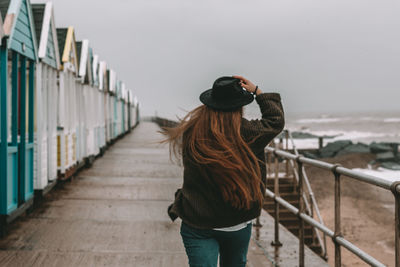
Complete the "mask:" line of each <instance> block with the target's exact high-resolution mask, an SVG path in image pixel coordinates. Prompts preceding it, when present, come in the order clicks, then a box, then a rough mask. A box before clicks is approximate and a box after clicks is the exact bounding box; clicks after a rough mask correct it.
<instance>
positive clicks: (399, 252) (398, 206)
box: [390, 181, 400, 267]
mask: <svg viewBox="0 0 400 267" xmlns="http://www.w3.org/2000/svg"><path fill="white" fill-rule="evenodd" d="M390 190H391V191H392V193H393V195H394V201H395V222H394V223H395V224H394V230H395V238H394V245H395V257H396V259H395V262H396V267H400V181H396V182H394V183H393V184H392V185H391V186H390Z"/></svg>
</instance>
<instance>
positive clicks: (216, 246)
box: [163, 76, 284, 267]
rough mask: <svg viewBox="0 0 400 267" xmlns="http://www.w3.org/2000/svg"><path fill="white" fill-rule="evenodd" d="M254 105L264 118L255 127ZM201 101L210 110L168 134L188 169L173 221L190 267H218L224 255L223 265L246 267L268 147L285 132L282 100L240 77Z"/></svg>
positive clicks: (221, 80) (219, 85)
mask: <svg viewBox="0 0 400 267" xmlns="http://www.w3.org/2000/svg"><path fill="white" fill-rule="evenodd" d="M244 89H245V90H244ZM254 98H255V99H256V101H257V103H258V105H259V106H260V109H261V113H262V118H261V119H259V120H251V121H249V120H246V119H244V118H242V114H243V106H244V105H247V104H249V103H251V102H252V101H253V100H254ZM200 101H201V102H202V103H203V104H204V105H202V106H200V107H198V108H196V109H194V110H192V111H191V112H189V113H188V115H187V116H186V117H185V118H184V119H183V120H182V121H181V122H180V123H179V124H178V126H177V127H175V128H165V129H164V132H163V133H164V134H165V135H167V140H166V141H165V142H169V143H170V146H171V151H173V152H174V153H175V155H177V154H179V155H181V156H182V159H183V167H184V180H183V186H182V188H181V189H178V191H177V192H176V193H175V201H174V203H173V204H172V205H171V206H169V208H168V214H169V216H170V217H171V219H172V220H175V219H176V218H177V217H180V218H181V219H182V224H181V236H182V240H183V243H184V246H185V249H186V253H187V256H188V258H189V265H190V266H191V267H193V266H196V267H197V266H201V267H206V266H207V267H208V266H217V261H218V254H220V266H225V267H234V266H245V265H246V257H247V250H248V246H249V240H250V236H251V227H252V225H251V220H252V219H254V218H257V217H258V216H259V215H260V213H261V208H262V204H263V198H264V192H265V190H264V186H265V177H266V174H265V156H264V147H265V146H266V145H267V144H268V143H269V142H270V141H271V140H273V138H274V137H275V136H276V135H278V134H279V133H280V132H281V131H282V129H283V127H284V114H283V108H282V104H281V102H280V95H279V94H277V93H262V91H261V89H260V88H258V86H256V85H254V84H253V83H252V82H250V81H249V80H247V79H245V78H243V77H241V76H233V77H221V78H219V79H217V80H216V81H215V82H214V85H213V87H212V89H209V90H206V91H205V92H203V93H202V94H201V95H200Z"/></svg>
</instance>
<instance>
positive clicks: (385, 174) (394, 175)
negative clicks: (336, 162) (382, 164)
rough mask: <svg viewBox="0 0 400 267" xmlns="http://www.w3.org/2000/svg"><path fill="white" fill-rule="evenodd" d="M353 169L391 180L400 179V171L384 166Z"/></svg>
mask: <svg viewBox="0 0 400 267" xmlns="http://www.w3.org/2000/svg"><path fill="white" fill-rule="evenodd" d="M353 170H354V171H358V172H361V173H364V174H368V175H371V176H374V177H378V178H381V179H385V180H387V181H391V182H394V181H399V180H400V171H392V170H388V169H384V168H378V169H377V170H371V169H353Z"/></svg>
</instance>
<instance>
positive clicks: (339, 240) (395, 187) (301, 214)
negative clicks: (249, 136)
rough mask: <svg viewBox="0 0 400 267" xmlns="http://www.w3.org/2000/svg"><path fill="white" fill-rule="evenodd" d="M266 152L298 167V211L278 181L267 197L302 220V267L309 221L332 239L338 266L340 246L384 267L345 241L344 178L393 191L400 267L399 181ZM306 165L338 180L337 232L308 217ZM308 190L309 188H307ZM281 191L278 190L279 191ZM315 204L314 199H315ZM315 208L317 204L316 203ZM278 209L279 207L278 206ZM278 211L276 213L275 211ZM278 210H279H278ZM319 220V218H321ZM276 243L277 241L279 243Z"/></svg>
mask: <svg viewBox="0 0 400 267" xmlns="http://www.w3.org/2000/svg"><path fill="white" fill-rule="evenodd" d="M265 150H266V152H267V153H271V154H273V155H274V156H275V162H277V161H278V158H282V159H286V160H287V161H293V162H295V163H296V165H297V173H298V184H299V199H298V200H299V208H296V207H295V206H293V205H291V204H290V203H289V202H287V201H286V200H284V199H283V198H281V197H280V196H279V179H277V178H276V181H275V192H272V191H270V190H269V189H266V195H267V196H269V197H271V198H273V199H274V201H275V203H276V205H275V206H279V205H278V204H280V205H282V206H283V207H285V208H286V209H288V210H289V211H290V212H292V213H294V214H296V215H297V216H298V218H299V266H300V267H302V266H304V222H307V223H308V224H310V225H311V226H313V227H315V228H317V229H319V230H320V231H321V232H323V233H324V234H325V235H327V236H329V237H331V238H332V241H333V243H334V245H335V267H340V266H341V261H342V257H341V247H344V248H346V249H347V250H348V251H350V252H351V253H353V254H354V255H356V256H358V257H359V258H360V259H361V260H363V261H364V262H366V263H368V264H370V265H371V266H385V265H384V264H383V263H381V262H379V261H378V260H376V259H375V258H373V257H372V256H371V255H369V254H367V253H366V252H364V251H363V250H361V249H360V248H358V247H357V246H355V245H354V244H353V243H351V242H350V241H348V240H346V239H345V238H344V237H343V235H342V232H341V220H340V201H341V198H340V181H341V176H342V175H344V176H346V177H349V178H351V179H355V180H358V181H361V182H365V183H368V184H371V185H375V186H378V187H381V188H384V189H386V190H390V191H391V192H392V193H393V195H394V197H395V262H396V265H395V266H396V267H400V216H399V212H400V181H395V182H391V181H388V180H385V179H382V178H379V177H374V176H371V175H367V174H363V173H360V172H357V171H353V170H350V169H347V168H344V167H341V166H340V165H338V164H330V163H326V162H323V161H319V160H314V159H309V158H306V157H303V156H300V155H296V154H292V153H288V152H285V151H283V150H280V149H277V148H272V147H266V148H265ZM304 165H309V166H314V167H317V168H320V169H324V170H328V171H330V172H331V173H332V175H333V177H334V179H335V196H334V204H335V226H334V230H331V229H329V228H328V227H326V226H325V225H324V224H323V222H321V221H317V220H315V219H314V218H313V217H312V216H310V215H309V214H307V210H306V206H305V201H304V198H303V197H301V196H303V194H304V187H303V184H304V183H305V182H306V180H307V178H306V176H305V175H304V173H305V172H303V170H304V167H303V166H304ZM275 177H278V175H277V170H275ZM307 187H308V186H307ZM277 190H278V191H277ZM313 201H315V200H313ZM313 205H314V204H313ZM278 209H279V207H278ZM275 211H276V210H275ZM278 211H279V210H278ZM319 217H320V215H319ZM278 221H279V217H278V216H275V223H276V224H277V223H279V222H278ZM276 231H279V228H277V227H275V237H277V236H278V240H276V241H278V243H279V234H278V235H277V233H276ZM276 241H275V242H276Z"/></svg>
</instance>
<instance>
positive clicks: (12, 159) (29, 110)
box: [0, 0, 37, 232]
mask: <svg viewBox="0 0 400 267" xmlns="http://www.w3.org/2000/svg"><path fill="white" fill-rule="evenodd" d="M0 12H1V15H2V20H3V21H4V24H3V29H4V36H3V38H2V42H1V50H0V51H1V52H0V92H1V94H0V95H1V97H0V114H1V115H0V116H1V130H0V131H1V133H0V140H1V144H0V190H1V194H0V215H1V224H2V226H4V225H5V224H6V223H8V222H10V221H11V220H13V219H14V218H15V217H16V216H18V214H20V213H21V211H22V210H25V209H27V208H28V207H30V206H31V205H32V203H33V192H34V191H33V162H34V95H35V92H34V85H35V64H36V60H37V46H36V37H35V30H34V22H33V16H32V10H31V5H30V2H29V1H27V0H0ZM9 73H10V74H11V75H9ZM1 228H2V229H4V227H1ZM3 231H4V230H2V232H3Z"/></svg>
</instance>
